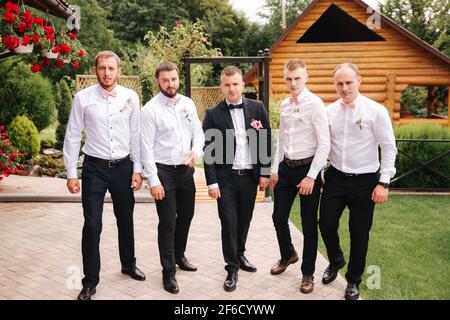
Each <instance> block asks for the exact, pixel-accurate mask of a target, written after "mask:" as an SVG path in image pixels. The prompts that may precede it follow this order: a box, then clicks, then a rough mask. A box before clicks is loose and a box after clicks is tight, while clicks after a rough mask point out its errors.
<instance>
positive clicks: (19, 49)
mask: <svg viewBox="0 0 450 320" xmlns="http://www.w3.org/2000/svg"><path fill="white" fill-rule="evenodd" d="M33 48H34V44H33V43H30V44H27V45H26V46H24V45H23V44H19V45H18V46H17V47H16V48H14V52H15V53H31V52H33Z"/></svg>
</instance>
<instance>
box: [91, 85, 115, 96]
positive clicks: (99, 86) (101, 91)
mask: <svg viewBox="0 0 450 320" xmlns="http://www.w3.org/2000/svg"><path fill="white" fill-rule="evenodd" d="M119 87H120V86H119V85H118V84H117V83H116V85H115V86H114V88H112V90H111V91H114V90H116V92H118V90H119ZM103 90H104V89H103V87H102V86H101V85H100V83H97V92H98V93H99V94H100V95H101V96H102V97H103Z"/></svg>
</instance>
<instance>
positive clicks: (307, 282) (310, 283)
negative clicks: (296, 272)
mask: <svg viewBox="0 0 450 320" xmlns="http://www.w3.org/2000/svg"><path fill="white" fill-rule="evenodd" d="M313 290H314V277H313V276H305V275H304V276H303V278H302V284H301V285H300V292H301V293H311V292H312V291H313Z"/></svg>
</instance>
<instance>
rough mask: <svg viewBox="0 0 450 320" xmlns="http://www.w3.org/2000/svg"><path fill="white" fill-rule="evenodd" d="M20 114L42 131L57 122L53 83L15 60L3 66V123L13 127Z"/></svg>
mask: <svg viewBox="0 0 450 320" xmlns="http://www.w3.org/2000/svg"><path fill="white" fill-rule="evenodd" d="M18 114H22V115H26V116H27V117H28V118H29V119H31V121H33V123H34V124H35V125H36V127H37V128H38V130H42V129H44V128H46V127H48V125H49V124H51V123H52V122H53V120H54V115H55V101H54V98H53V94H52V85H51V83H50V81H49V80H47V79H45V78H43V77H42V76H41V75H40V74H38V73H32V72H31V71H30V66H29V65H27V64H25V63H23V62H19V63H14V60H12V59H11V60H6V61H3V62H0V123H4V124H6V123H10V122H11V121H12V119H13V118H14V117H15V116H16V115H18Z"/></svg>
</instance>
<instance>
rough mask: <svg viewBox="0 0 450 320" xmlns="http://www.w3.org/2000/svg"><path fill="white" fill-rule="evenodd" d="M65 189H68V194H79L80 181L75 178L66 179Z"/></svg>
mask: <svg viewBox="0 0 450 320" xmlns="http://www.w3.org/2000/svg"><path fill="white" fill-rule="evenodd" d="M67 189H69V192H70V193H78V192H80V181H79V180H78V179H77V178H75V179H67Z"/></svg>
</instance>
